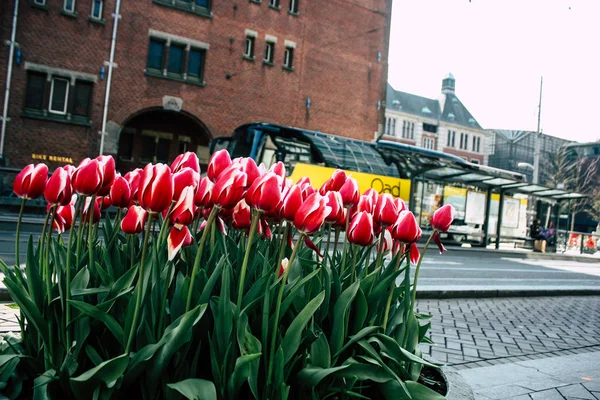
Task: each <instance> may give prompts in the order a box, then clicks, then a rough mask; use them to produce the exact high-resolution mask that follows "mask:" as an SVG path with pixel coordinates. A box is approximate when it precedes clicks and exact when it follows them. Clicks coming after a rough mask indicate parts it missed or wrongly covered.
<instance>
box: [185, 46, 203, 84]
mask: <svg viewBox="0 0 600 400" xmlns="http://www.w3.org/2000/svg"><path fill="white" fill-rule="evenodd" d="M203 69H204V50H200V49H190V54H189V57H188V70H187V76H188V78H190V79H196V80H199V81H202V77H203V76H204V73H203V72H204V71H203Z"/></svg>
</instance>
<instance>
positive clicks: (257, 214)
mask: <svg viewBox="0 0 600 400" xmlns="http://www.w3.org/2000/svg"><path fill="white" fill-rule="evenodd" d="M259 220H260V211H258V210H252V223H251V224H250V232H248V244H247V245H246V253H245V254H244V261H243V262H242V269H241V271H240V286H239V288H238V297H237V315H238V317H239V315H240V314H241V312H242V297H243V296H244V283H245V280H246V270H247V269H248V261H249V260H250V251H251V250H252V241H253V239H254V234H255V233H256V228H257V226H258V221H259Z"/></svg>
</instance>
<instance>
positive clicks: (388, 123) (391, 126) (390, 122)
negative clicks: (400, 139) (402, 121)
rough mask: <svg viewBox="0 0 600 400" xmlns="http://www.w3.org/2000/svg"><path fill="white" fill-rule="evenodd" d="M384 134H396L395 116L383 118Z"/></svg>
mask: <svg viewBox="0 0 600 400" xmlns="http://www.w3.org/2000/svg"><path fill="white" fill-rule="evenodd" d="M385 134H386V135H391V136H396V118H392V117H386V118H385Z"/></svg>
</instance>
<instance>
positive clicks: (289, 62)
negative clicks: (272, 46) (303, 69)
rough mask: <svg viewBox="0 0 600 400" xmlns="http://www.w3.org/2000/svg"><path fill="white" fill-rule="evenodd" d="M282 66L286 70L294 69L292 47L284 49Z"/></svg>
mask: <svg viewBox="0 0 600 400" xmlns="http://www.w3.org/2000/svg"><path fill="white" fill-rule="evenodd" d="M283 66H284V67H285V68H288V69H293V68H294V49H293V48H292V47H286V48H285V54H284V55H283Z"/></svg>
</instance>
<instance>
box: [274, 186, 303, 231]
mask: <svg viewBox="0 0 600 400" xmlns="http://www.w3.org/2000/svg"><path fill="white" fill-rule="evenodd" d="M300 206H302V192H301V190H300V187H299V186H298V185H293V186H292V187H290V188H289V189H288V190H287V192H286V193H285V197H284V198H283V200H282V201H281V203H280V205H279V215H280V216H281V218H283V219H285V220H286V221H290V222H291V221H293V220H294V217H295V216H296V212H297V211H298V209H299V208H300Z"/></svg>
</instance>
